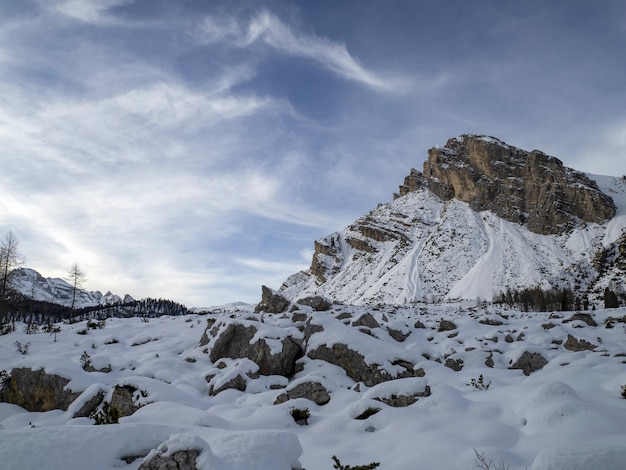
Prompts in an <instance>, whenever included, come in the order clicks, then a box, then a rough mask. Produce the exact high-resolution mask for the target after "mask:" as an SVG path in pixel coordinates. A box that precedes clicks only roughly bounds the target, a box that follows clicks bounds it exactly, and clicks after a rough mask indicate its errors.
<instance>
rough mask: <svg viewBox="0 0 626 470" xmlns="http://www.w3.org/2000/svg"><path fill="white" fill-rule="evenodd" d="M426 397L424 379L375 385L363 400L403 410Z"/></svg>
mask: <svg viewBox="0 0 626 470" xmlns="http://www.w3.org/2000/svg"><path fill="white" fill-rule="evenodd" d="M428 396H430V387H429V386H428V382H427V380H426V379H421V378H405V379H398V380H394V381H392V382H386V383H382V384H379V385H376V386H375V387H372V388H371V389H370V390H368V391H367V392H366V393H365V395H364V397H363V398H365V399H372V400H377V401H380V402H382V403H385V404H386V405H388V406H392V407H394V408H403V407H406V406H409V405H412V404H413V403H415V402H416V401H417V400H418V399H419V398H420V397H428ZM357 419H359V417H357Z"/></svg>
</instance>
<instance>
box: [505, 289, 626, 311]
mask: <svg viewBox="0 0 626 470" xmlns="http://www.w3.org/2000/svg"><path fill="white" fill-rule="evenodd" d="M493 302H494V303H496V304H503V305H507V306H508V307H511V308H519V309H520V310H522V311H524V312H563V311H572V310H589V300H588V299H587V297H586V296H584V297H582V298H581V297H577V296H576V295H575V294H574V291H573V290H572V289H570V288H569V287H564V288H562V289H548V290H543V289H541V288H540V287H528V288H526V289H517V290H515V289H507V290H506V292H502V293H500V294H498V295H496V296H494V298H493ZM624 304H626V298H624V296H623V295H619V296H618V294H616V293H615V292H613V291H612V290H611V289H609V288H608V287H607V288H606V289H605V290H604V308H618V307H620V306H621V305H624Z"/></svg>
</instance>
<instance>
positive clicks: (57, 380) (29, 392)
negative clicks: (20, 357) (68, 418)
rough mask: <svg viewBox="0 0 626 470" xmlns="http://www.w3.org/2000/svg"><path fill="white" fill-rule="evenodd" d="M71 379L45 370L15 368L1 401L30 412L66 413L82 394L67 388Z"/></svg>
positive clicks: (5, 386)
mask: <svg viewBox="0 0 626 470" xmlns="http://www.w3.org/2000/svg"><path fill="white" fill-rule="evenodd" d="M69 382H70V381H69V379H66V378H65V377H61V376H59V375H56V374H50V373H47V372H46V371H45V370H43V369H39V370H32V369H27V368H15V369H13V370H12V371H11V375H10V379H9V380H8V381H7V382H6V383H5V385H4V387H2V388H1V389H0V401H3V402H6V403H13V404H15V405H19V406H21V407H22V408H24V409H26V410H28V411H50V410H63V411H66V410H67V409H68V407H69V406H70V405H71V404H72V402H73V401H74V400H75V399H76V398H78V396H79V395H80V393H81V392H75V391H72V390H69V389H68V388H66V385H67V384H68V383H69Z"/></svg>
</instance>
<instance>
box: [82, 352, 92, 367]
mask: <svg viewBox="0 0 626 470" xmlns="http://www.w3.org/2000/svg"><path fill="white" fill-rule="evenodd" d="M80 365H81V367H82V368H83V370H87V369H91V356H90V355H89V354H87V351H83V354H81V356H80Z"/></svg>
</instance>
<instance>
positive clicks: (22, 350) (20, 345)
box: [14, 341, 30, 356]
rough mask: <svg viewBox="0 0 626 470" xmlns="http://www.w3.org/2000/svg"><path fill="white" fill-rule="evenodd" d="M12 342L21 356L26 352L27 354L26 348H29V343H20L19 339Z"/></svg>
mask: <svg viewBox="0 0 626 470" xmlns="http://www.w3.org/2000/svg"><path fill="white" fill-rule="evenodd" d="M14 344H15V347H16V348H17V351H18V352H19V353H20V354H21V355H22V356H26V354H28V348H30V343H21V342H19V341H16V342H15V343H14Z"/></svg>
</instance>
